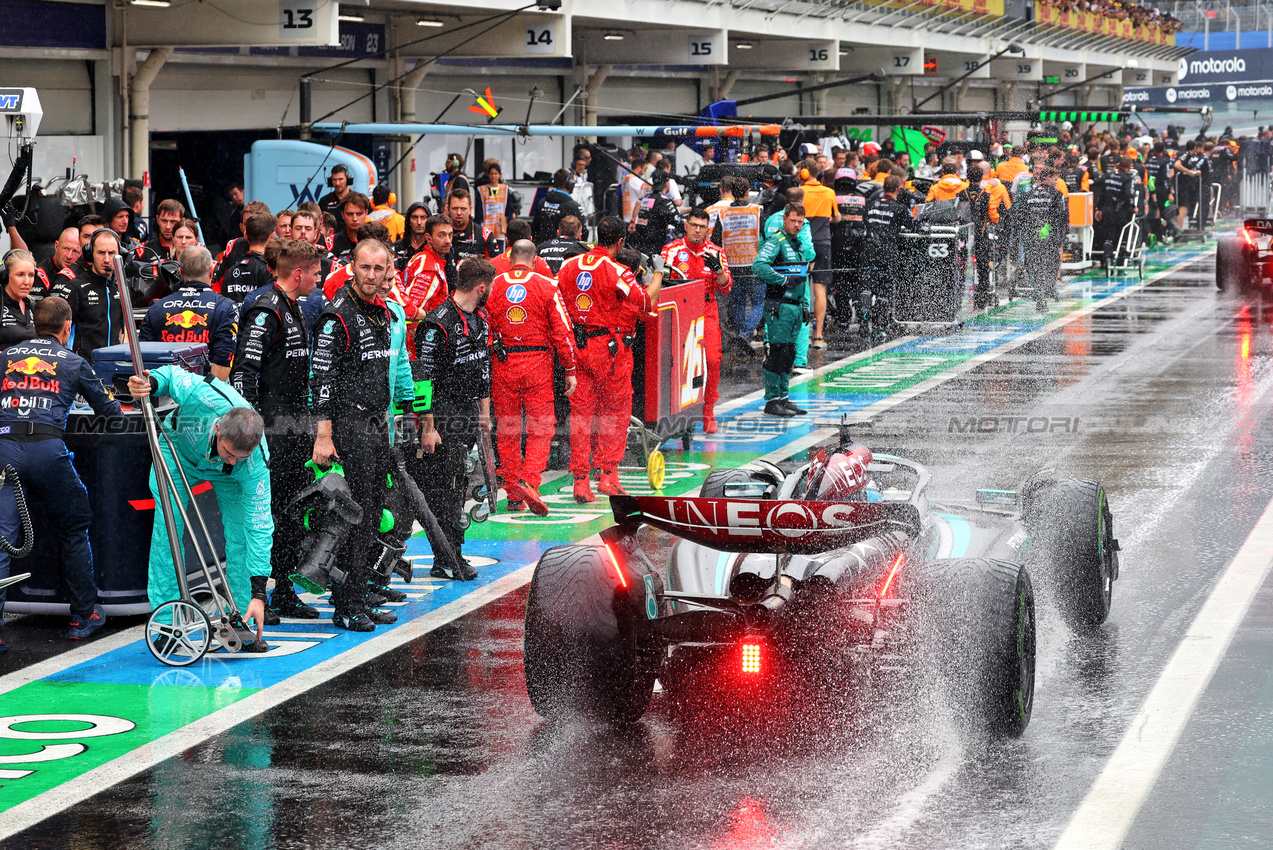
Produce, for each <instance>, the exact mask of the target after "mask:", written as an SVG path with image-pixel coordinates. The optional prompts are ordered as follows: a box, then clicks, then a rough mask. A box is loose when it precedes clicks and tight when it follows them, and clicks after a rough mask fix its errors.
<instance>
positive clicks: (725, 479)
mask: <svg viewBox="0 0 1273 850" xmlns="http://www.w3.org/2000/svg"><path fill="white" fill-rule="evenodd" d="M755 480H756V478H755V476H753V475H752V474H751V472H749V471H748V470H746V469H717V470H714V471H712V472H709V473H707V478H706V480H704V481H703V487H702V489H700V490H699V492H698V495H699V498H702V499H723V498H725V485H726V484H738V483H748V484H749V483H751V482H753V481H755Z"/></svg>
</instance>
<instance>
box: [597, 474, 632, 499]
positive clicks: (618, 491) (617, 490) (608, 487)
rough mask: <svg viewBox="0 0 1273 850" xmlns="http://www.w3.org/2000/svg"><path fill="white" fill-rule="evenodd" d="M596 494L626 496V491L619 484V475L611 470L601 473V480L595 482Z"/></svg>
mask: <svg viewBox="0 0 1273 850" xmlns="http://www.w3.org/2000/svg"><path fill="white" fill-rule="evenodd" d="M597 492H598V493H600V494H601V495H603V496H626V495H628V491H627V490H624V489H623V485H622V484H620V483H619V473H617V472H615V471H613V470H611V471H610V472H603V473H601V478H600V479H598V480H597Z"/></svg>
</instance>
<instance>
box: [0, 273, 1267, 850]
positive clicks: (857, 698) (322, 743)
mask: <svg viewBox="0 0 1273 850" xmlns="http://www.w3.org/2000/svg"><path fill="white" fill-rule="evenodd" d="M1212 268H1213V266H1212V260H1211V258H1210V257H1204V258H1201V259H1199V260H1197V261H1195V262H1193V263H1191V264H1188V265H1185V266H1183V267H1181V268H1180V269H1177V270H1176V271H1174V272H1173V273H1172V274H1170V275H1169V276H1166V277H1164V278H1162V279H1161V280H1158V281H1155V282H1152V283H1150V284H1149V285H1147V286H1146V287H1145V288H1144V289H1141V290H1139V291H1136V292H1133V293H1131V294H1129V295H1127V296H1126V297H1125V298H1122V299H1121V300H1117V301H1114V302H1112V303H1109V304H1105V305H1103V306H1099V307H1097V308H1096V309H1095V310H1094V311H1092V312H1091V313H1090V314H1088V315H1086V316H1083V317H1082V318H1080V319H1078V320H1076V321H1074V322H1072V323H1070V324H1068V325H1065V326H1064V327H1063V328H1060V329H1059V330H1056V331H1053V332H1050V333H1046V334H1044V335H1042V336H1039V337H1037V338H1035V339H1032V340H1030V341H1029V342H1027V343H1026V344H1024V345H1022V346H1020V347H1018V348H1015V349H1014V350H1011V351H1008V352H1006V353H1003V354H1001V355H1000V356H998V357H995V358H994V359H990V360H988V361H987V362H984V363H981V364H979V365H977V366H976V367H975V368H972V369H970V370H969V371H967V372H965V373H963V374H961V375H959V376H957V377H955V378H953V379H951V380H949V381H946V382H945V383H942V384H941V385H940V386H937V387H935V388H933V389H930V390H928V391H927V392H925V393H924V394H923V395H921V396H919V397H917V398H914V399H910V400H907V401H904V402H902V403H901V404H899V405H897V406H895V407H892V408H891V409H889V410H888V411H886V412H884V413H882V414H880V415H878V416H877V417H876V418H875V419H874V421H873V422H872V423H871V425H870V426H869V427H863V428H862V429H860V430H859V431H858V434H859V438H860V439H861V440H862V441H864V442H865V443H867V444H868V445H870V446H871V447H872V448H873V449H875V450H877V451H888V452H895V453H898V454H902V455H905V456H907V457H910V458H912V459H914V460H917V461H919V462H921V463H924V464H926V465H928V466H929V468H930V470H931V471H932V474H933V483H932V485H931V487H930V495H931V496H932V498H934V499H935V500H938V501H940V500H941V499H942V498H949V499H954V500H960V499H970V498H971V496H972V491H973V489H974V488H976V487H994V488H1002V489H1013V488H1015V487H1017V486H1018V485H1019V484H1020V483H1021V482H1022V481H1023V480H1024V479H1025V478H1026V477H1027V476H1028V475H1030V474H1031V473H1033V472H1035V471H1036V470H1037V469H1039V468H1040V467H1042V466H1049V467H1053V468H1054V469H1055V470H1056V471H1057V472H1058V473H1059V474H1062V475H1065V476H1073V477H1090V478H1097V479H1099V480H1101V481H1102V482H1103V483H1104V485H1105V487H1106V488H1107V490H1108V492H1109V495H1110V501H1111V505H1112V508H1113V512H1114V517H1115V530H1116V533H1117V536H1118V538H1119V540H1120V541H1121V544H1122V573H1121V578H1120V580H1119V582H1118V583H1117V584H1116V586H1115V590H1114V605H1113V612H1112V614H1111V617H1110V620H1109V621H1108V622H1107V623H1106V624H1104V625H1103V626H1101V627H1098V628H1096V629H1093V630H1084V631H1073V630H1071V629H1069V628H1068V627H1067V626H1065V625H1064V623H1063V622H1062V620H1061V618H1060V615H1059V614H1058V613H1057V611H1056V609H1055V607H1054V605H1053V604H1052V603H1051V601H1050V598H1049V593H1048V590H1049V589H1048V587H1047V586H1046V584H1045V583H1038V584H1037V588H1036V589H1037V595H1038V600H1039V619H1040V632H1039V644H1038V686H1037V693H1036V698H1035V705H1034V715H1033V718H1032V720H1031V723H1030V726H1029V728H1028V729H1027V731H1026V733H1025V735H1024V736H1023V737H1022V738H1021V739H1019V740H1013V741H1008V742H1004V743H986V742H984V741H981V740H979V739H978V738H977V737H976V736H974V735H972V734H970V733H969V732H968V731H966V730H963V729H960V728H958V727H957V726H955V725H954V724H953V723H952V722H951V721H950V720H948V719H947V718H948V717H949V712H948V711H946V710H944V709H945V707H944V706H943V705H942V704H941V700H940V696H932V695H928V696H917V695H915V694H912V693H908V692H905V691H902V690H897V689H895V688H894V687H892V686H890V685H889V684H888V683H887V682H882V683H880V684H878V685H877V686H875V687H869V688H865V689H863V690H860V691H854V692H851V693H846V692H836V693H833V694H830V695H826V694H822V695H819V694H814V693H801V694H800V695H799V697H798V698H797V699H795V700H775V701H768V702H765V703H764V704H761V705H749V706H738V705H736V704H734V703H735V700H734V698H733V697H732V696H730V695H721V697H720V698H719V700H718V701H716V702H714V703H709V704H704V705H702V706H700V707H698V708H697V709H696V710H695V711H693V712H692V713H690V714H683V713H680V712H676V711H673V710H671V708H670V707H669V706H668V705H667V704H666V701H665V700H664V699H663V698H662V697H661V696H656V698H655V701H654V704H653V706H652V708H651V710H650V712H649V713H648V714H647V716H646V717H645V719H644V720H643V721H642V722H641V723H640V724H638V725H637V726H636V727H635V728H631V729H626V730H621V731H616V730H608V729H605V728H604V727H597V726H593V725H591V724H589V723H587V722H584V721H576V722H571V723H563V724H550V723H547V722H544V721H542V720H540V719H539V718H538V717H537V716H536V715H535V714H534V712H533V711H532V710H531V707H530V704H529V702H528V700H527V697H526V693H525V688H524V685H523V681H522V664H521V640H522V623H521V618H522V613H523V606H524V603H525V593H524V590H518V591H516V592H514V593H511V594H509V595H507V596H504V597H502V598H499V599H498V600H497V601H495V602H493V603H491V604H488V605H485V606H484V607H482V608H480V609H479V610H477V611H475V612H473V613H471V614H468V615H466V616H464V617H461V618H460V619H458V620H456V621H455V622H452V623H450V624H448V625H446V626H444V627H442V628H439V629H437V630H435V631H432V632H430V633H428V634H426V635H424V636H423V637H420V638H418V639H416V640H413V641H411V642H410V643H407V644H406V645H404V646H401V647H399V648H396V649H394V650H392V651H390V652H388V653H386V654H384V655H381V656H380V657H378V658H375V659H374V660H372V661H370V662H368V663H366V664H363V665H362V666H360V667H357V668H355V669H352V670H350V671H349V672H346V673H344V674H342V675H340V676H339V677H337V678H335V679H332V680H331V681H329V682H327V683H325V684H322V685H320V686H318V687H317V688H315V689H313V690H310V691H308V692H305V693H303V694H301V695H300V696H298V697H295V698H293V699H291V700H290V701H288V702H286V703H284V704H283V705H280V706H278V707H275V708H272V709H270V710H268V711H266V712H264V713H263V714H261V715H260V716H258V717H256V718H255V719H253V720H251V721H249V722H246V723H243V724H241V725H239V726H237V727H235V728H233V729H232V730H230V731H229V732H226V733H224V734H219V735H216V736H214V737H212V738H211V739H210V740H207V741H206V742H204V743H202V744H199V745H198V746H195V747H193V748H191V749H188V750H187V751H186V752H184V753H183V754H182V756H181V757H179V758H174V759H168V760H166V761H164V762H162V763H161V764H159V765H158V766H157V767H155V768H153V769H150V770H148V771H145V772H143V773H141V774H139V775H137V776H136V777H134V778H132V779H129V780H127V781H125V782H123V783H121V784H118V785H115V786H114V787H111V788H108V789H106V790H104V791H102V792H101V793H100V794H97V795H96V796H94V797H93V798H91V799H89V800H87V801H85V802H82V803H79V804H78V805H75V806H73V807H71V808H69V809H68V810H66V811H64V812H62V813H61V814H59V815H57V816H55V817H53V818H51V819H50V820H46V821H44V822H42V823H40V824H37V825H36V826H34V827H32V828H30V829H28V830H26V831H25V832H23V833H22V834H20V835H18V836H15V837H13V838H11V839H9V840H8V841H7V842H5V845H4V846H5V847H13V848H27V847H32V848H34V847H50V848H51V847H63V846H68V845H72V844H73V845H74V846H77V847H121V848H132V847H138V848H141V847H169V846H171V847H187V848H198V847H236V846H244V847H246V846H257V847H325V846H356V847H361V848H372V847H479V846H480V847H518V848H520V847H599V846H605V847H625V848H627V847H630V848H643V847H722V848H724V847H846V846H847V847H864V848H872V847H970V848H974V847H986V848H1001V847H1023V848H1026V847H1028V848H1033V847H1050V846H1052V844H1053V843H1055V842H1056V840H1057V839H1058V838H1059V836H1060V835H1061V832H1062V830H1063V829H1064V828H1065V826H1066V824H1067V822H1068V821H1069V819H1070V816H1071V814H1072V813H1073V812H1074V810H1075V809H1076V807H1077V806H1078V805H1079V803H1080V802H1081V801H1082V800H1083V798H1084V796H1085V795H1086V794H1087V791H1088V789H1089V787H1091V785H1092V782H1093V781H1094V779H1095V778H1096V777H1097V775H1098V774H1100V772H1101V770H1102V768H1103V767H1104V765H1105V763H1106V761H1107V760H1108V759H1109V757H1110V755H1111V753H1112V752H1113V751H1114V748H1115V747H1116V746H1117V745H1118V743H1119V741H1120V739H1121V738H1122V737H1123V735H1124V733H1125V731H1126V730H1127V727H1128V724H1129V721H1130V720H1131V718H1132V717H1133V715H1135V714H1136V712H1137V710H1138V709H1139V707H1140V705H1141V703H1142V702H1143V701H1144V699H1145V697H1146V695H1147V693H1149V691H1150V689H1151V688H1152V687H1153V685H1154V683H1155V681H1156V680H1157V678H1158V676H1159V674H1160V672H1161V671H1162V669H1163V667H1164V665H1165V664H1166V662H1167V659H1168V658H1169V657H1170V656H1171V654H1172V653H1173V652H1174V651H1175V649H1176V647H1177V645H1178V644H1179V643H1180V640H1181V637H1182V636H1183V634H1184V633H1185V631H1186V629H1187V628H1188V627H1189V624H1190V622H1191V621H1192V620H1193V618H1194V616H1195V615H1196V614H1197V613H1198V611H1199V609H1200V608H1201V607H1202V605H1203V602H1204V601H1205V600H1206V598H1207V596H1208V594H1209V593H1210V591H1211V588H1212V586H1213V584H1214V583H1215V580H1216V578H1217V577H1218V576H1219V575H1220V574H1221V573H1222V572H1223V571H1224V570H1225V568H1226V566H1227V565H1228V564H1229V562H1230V561H1231V560H1232V559H1233V557H1234V555H1235V553H1236V552H1237V551H1238V549H1239V548H1240V547H1241V545H1242V543H1243V541H1244V540H1245V539H1246V538H1247V536H1248V534H1249V533H1250V532H1251V529H1252V527H1253V526H1254V525H1255V523H1256V520H1257V519H1258V518H1259V517H1260V515H1261V514H1262V512H1263V511H1264V509H1265V506H1266V505H1267V504H1268V502H1269V501H1270V499H1271V498H1273V428H1271V426H1273V421H1271V420H1273V405H1270V401H1271V400H1273V393H1271V392H1270V390H1271V389H1273V371H1271V370H1270V363H1271V362H1273V311H1270V310H1264V309H1262V308H1260V306H1259V305H1250V304H1245V303H1244V302H1242V301H1241V300H1239V299H1237V298H1235V297H1233V296H1227V295H1220V294H1217V293H1216V291H1215V287H1214V283H1213V280H1214V277H1213V272H1212ZM841 354H842V352H834V351H833V352H832V355H831V356H833V357H835V356H840V355H841ZM814 365H817V362H816V361H815V362H814ZM755 368H756V367H755V365H754V364H751V363H743V364H740V365H738V366H737V367H735V369H736V373H735V377H734V382H735V383H737V382H739V381H740V380H741V376H742V375H743V374H746V373H747V372H749V371H750V370H753V369H755ZM747 389H750V387H747ZM669 459H672V458H671V456H669ZM30 628H31V629H32V630H33V631H32V634H31V636H29V637H28V638H20V640H22V641H23V642H25V641H26V640H29V641H30V642H31V643H32V645H33V646H35V645H37V644H39V643H41V640H40V639H37V632H36V631H34V629H35V628H36V627H30ZM1271 629H1273V590H1271V589H1270V588H1268V587H1265V588H1263V589H1262V590H1261V591H1260V593H1259V594H1258V595H1257V597H1256V599H1255V602H1254V604H1253V606H1252V608H1251V610H1250V613H1249V615H1248V616H1247V618H1246V620H1245V621H1244V622H1243V624H1242V626H1241V627H1240V629H1239V631H1238V633H1237V637H1236V639H1235V641H1234V643H1233V645H1232V646H1231V648H1230V650H1229V652H1228V654H1227V655H1226V657H1225V659H1224V661H1223V662H1222V663H1221V665H1220V667H1219V669H1218V670H1217V672H1216V675H1215V677H1214V679H1213V680H1212V681H1211V684H1210V686H1209V687H1208V689H1207V690H1206V692H1205V694H1204V695H1203V697H1202V699H1201V701H1200V702H1199V704H1198V708H1197V711H1196V712H1195V713H1194V714H1193V716H1192V718H1191V719H1190V721H1189V724H1188V726H1187V727H1186V728H1185V731H1184V734H1183V736H1182V737H1181V740H1180V742H1179V745H1178V746H1177V747H1176V749H1175V750H1174V753H1173V755H1172V756H1171V758H1170V760H1169V761H1168V763H1167V766H1166V769H1165V771H1164V772H1163V774H1162V776H1161V778H1160V779H1159V781H1158V782H1157V784H1156V785H1155V786H1154V790H1153V792H1152V794H1151V795H1150V796H1149V798H1148V800H1147V801H1146V803H1145V806H1144V808H1143V809H1142V810H1141V813H1140V816H1139V817H1138V818H1137V819H1136V821H1135V824H1134V826H1133V828H1132V830H1131V832H1130V834H1129V835H1128V837H1127V839H1126V841H1125V843H1124V844H1123V846H1124V847H1127V848H1157V847H1207V848H1210V847H1231V846H1238V845H1240V846H1265V845H1266V844H1273V793H1271V792H1273V732H1270V731H1269V728H1270V727H1269V724H1268V717H1269V715H1270V711H1271V710H1273V630H1271ZM15 632H20V624H19V628H11V629H10V630H9V631H8V632H7V635H6V636H9V635H14V633H15ZM46 637H47V640H45V641H44V642H47V643H48V644H49V645H50V646H53V645H54V644H55V641H54V639H53V637H52V636H46ZM17 643H18V642H17V641H15V645H16V644H17ZM49 651H50V652H52V651H53V650H49ZM11 655H12V653H11ZM11 669H13V667H12V666H11V665H8V666H5V667H0V672H7V671H8V670H11ZM180 683H181V682H180V680H179V679H174V680H173V682H172V684H180Z"/></svg>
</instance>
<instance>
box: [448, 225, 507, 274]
mask: <svg viewBox="0 0 1273 850" xmlns="http://www.w3.org/2000/svg"><path fill="white" fill-rule="evenodd" d="M499 246H500V240H498V239H497V238H495V234H493V233H491V232H490V231H489V230H487V229H486V228H485V227H483V226H482V225H480V224H478V223H477V219H475V218H470V219H469V226H468V227H466V228H464V229H463V230H460V229H459V228H458V227H457V228H456V229H455V235H454V236H453V237H452V239H451V256H450V260H451V262H452V263H454V264H455V267H456V268H459V265H460V263H461V262H463V261H464V260H469V259H472V258H473V257H486V258H487V259H490V258H491V257H494V256H496V255H497V254H499Z"/></svg>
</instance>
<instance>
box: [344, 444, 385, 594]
mask: <svg viewBox="0 0 1273 850" xmlns="http://www.w3.org/2000/svg"><path fill="white" fill-rule="evenodd" d="M332 442H333V443H335V444H336V452H337V453H338V454H339V455H340V463H341V465H342V466H343V467H344V469H345V481H347V482H348V483H349V492H350V495H351V496H352V497H353V500H354V501H355V502H357V503H358V505H359V506H360V507H361V508H362V522H361V523H359V524H358V525H357V526H356V527H354V528H352V529H350V532H349V537H348V538H347V539H346V540H345V543H344V545H343V546H342V547H341V549H340V557H339V558H338V560H337V563H339V564H340V565H341V568H342V569H344V570H345V571H346V572H347V573H348V574H349V577H348V579H347V580H346V581H345V583H344V584H343V585H341V586H340V587H339V588H337V589H336V590H335V591H333V592H332V605H334V606H335V608H336V611H337V612H338V613H339V612H342V611H344V610H345V609H347V608H348V607H350V606H351V605H356V604H357V603H359V602H361V600H362V599H363V597H365V596H366V595H367V582H368V581H369V580H370V579H371V577H372V576H371V568H372V566H373V565H374V564H375V562H376V558H377V557H378V556H379V555H380V541H379V539H378V538H379V530H380V512H381V510H382V509H383V508H384V505H385V497H386V495H387V493H388V491H387V490H386V489H385V476H387V475H388V474H389V466H390V459H389V429H388V427H387V426H386V424H385V422H384V421H368V420H366V419H345V420H341V419H336V420H333V421H332Z"/></svg>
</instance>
